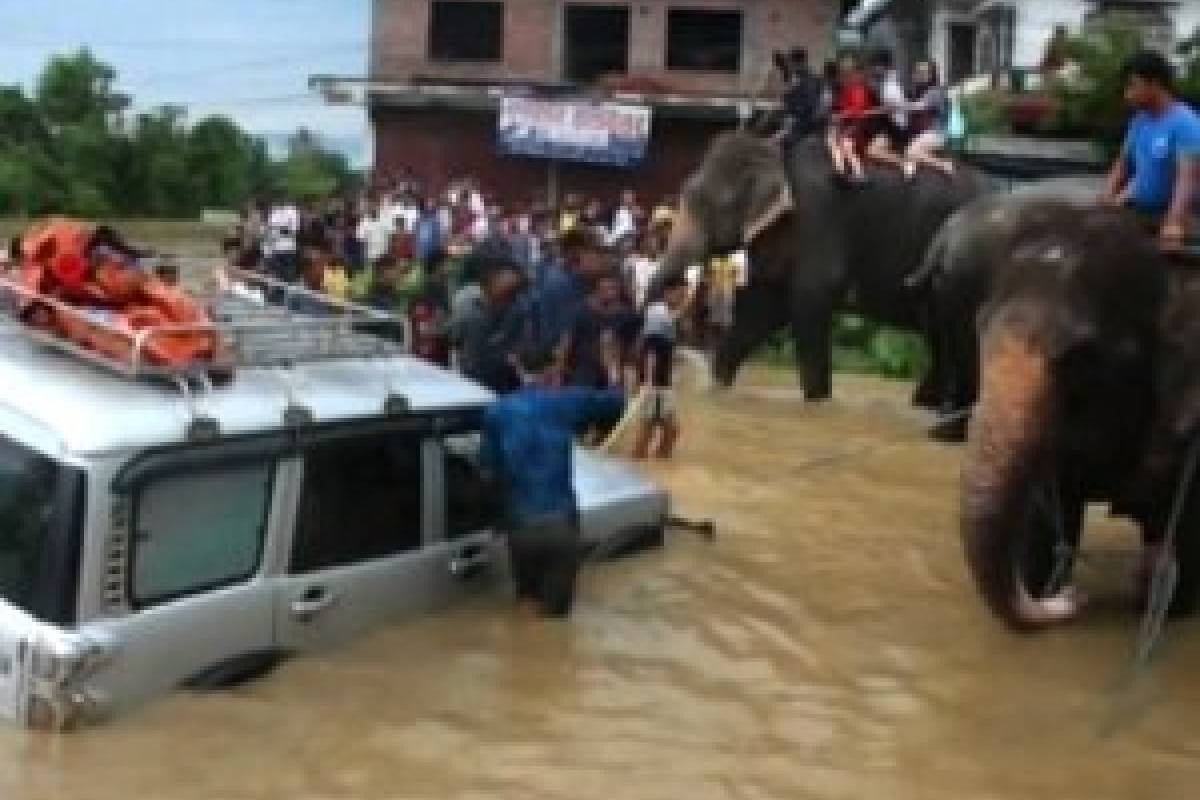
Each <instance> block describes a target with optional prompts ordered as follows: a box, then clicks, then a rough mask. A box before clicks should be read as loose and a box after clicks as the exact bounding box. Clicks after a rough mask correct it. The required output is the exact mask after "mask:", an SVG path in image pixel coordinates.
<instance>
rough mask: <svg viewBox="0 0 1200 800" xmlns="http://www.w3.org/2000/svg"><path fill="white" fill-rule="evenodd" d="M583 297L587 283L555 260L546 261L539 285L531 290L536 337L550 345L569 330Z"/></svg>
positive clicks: (580, 306) (553, 344) (560, 338)
mask: <svg viewBox="0 0 1200 800" xmlns="http://www.w3.org/2000/svg"><path fill="white" fill-rule="evenodd" d="M586 298H587V287H586V286H584V284H583V281H581V280H579V278H578V277H576V275H575V274H574V273H573V272H571V271H569V270H567V269H565V268H563V267H562V266H559V265H557V264H548V265H546V267H545V271H544V272H543V273H542V280H541V285H539V286H538V287H537V288H536V289H535V290H534V293H533V305H534V310H533V313H534V317H535V321H536V326H537V341H538V343H539V344H540V345H541V346H543V347H553V346H555V345H557V344H558V343H559V342H561V341H562V339H563V337H564V336H566V335H567V334H568V333H570V332H571V328H573V327H574V326H575V320H576V318H577V317H578V316H579V312H580V311H581V310H582V308H583V301H584V300H585V299H586Z"/></svg>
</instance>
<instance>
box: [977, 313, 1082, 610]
mask: <svg viewBox="0 0 1200 800" xmlns="http://www.w3.org/2000/svg"><path fill="white" fill-rule="evenodd" d="M981 377H982V386H981V389H980V397H979V403H978V406H977V408H976V412H975V416H974V419H973V422H972V426H971V434H970V440H969V447H968V451H967V454H966V460H965V463H964V467H963V473H962V495H961V520H962V522H961V525H962V539H963V545H964V548H965V551H966V559H967V565H968V568H969V569H970V572H971V575H972V577H973V578H974V580H975V584H976V586H977V588H978V589H979V592H980V594H982V595H983V598H984V600H985V601H986V602H987V604H988V606H989V607H990V608H991V609H992V611H993V612H995V613H996V614H997V615H998V616H1000V617H1001V618H1002V619H1004V620H1005V621H1007V622H1008V623H1009V624H1010V625H1012V626H1013V627H1014V628H1017V629H1021V630H1029V629H1034V628H1039V627H1044V626H1047V625H1050V624H1053V623H1055V622H1060V621H1064V620H1066V619H1069V618H1070V617H1072V616H1074V614H1075V613H1076V612H1077V610H1078V605H1079V603H1078V601H1077V600H1076V599H1075V597H1074V594H1073V592H1072V591H1071V590H1067V591H1065V592H1062V593H1060V594H1058V595H1055V596H1051V597H1043V598H1034V597H1033V596H1032V595H1031V593H1030V591H1029V588H1028V586H1027V583H1026V578H1025V565H1026V563H1027V560H1028V558H1029V552H1030V547H1031V545H1032V542H1031V537H1032V536H1033V535H1034V534H1033V531H1032V530H1031V524H1030V522H1031V514H1032V511H1033V508H1034V504H1035V502H1036V500H1037V498H1036V495H1035V493H1036V491H1037V488H1038V486H1037V481H1038V478H1039V477H1040V476H1042V475H1043V474H1044V467H1045V459H1046V458H1047V456H1048V455H1049V452H1048V447H1047V441H1048V438H1049V436H1050V433H1051V425H1052V424H1053V417H1054V408H1055V397H1054V392H1053V386H1052V381H1051V374H1050V362H1049V359H1048V358H1047V356H1046V355H1045V354H1044V353H1043V352H1041V351H1040V348H1038V347H1037V346H1036V345H1034V344H1033V343H1032V342H1031V341H1030V340H1029V337H1026V336H1020V335H1015V334H1013V333H1011V332H1008V331H1000V332H999V335H994V336H989V337H988V339H987V341H986V343H985V347H984V352H983V363H982V375H981Z"/></svg>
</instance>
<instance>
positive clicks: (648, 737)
mask: <svg viewBox="0 0 1200 800" xmlns="http://www.w3.org/2000/svg"><path fill="white" fill-rule="evenodd" d="M906 392H907V387H904V386H901V385H898V384H889V383H885V382H881V381H876V380H871V379H862V378H849V377H839V379H838V381H837V393H838V397H837V399H836V400H835V401H834V402H833V403H832V404H829V405H827V406H824V407H820V408H810V407H806V406H804V404H803V403H802V402H800V400H799V399H798V395H797V393H796V392H795V390H794V388H793V387H792V386H791V385H790V383H789V382H787V381H785V380H782V379H780V378H778V377H772V376H766V375H765V374H758V375H755V376H752V379H751V380H750V381H749V382H748V383H746V384H744V385H743V386H741V387H739V388H738V389H737V390H736V391H735V392H734V393H733V394H731V395H726V396H723V397H719V398H713V397H710V396H708V395H701V394H699V393H689V394H688V395H687V397H686V398H685V402H684V413H685V417H684V419H685V434H684V443H683V447H682V449H681V451H680V453H679V454H678V458H677V459H676V460H675V461H674V462H672V463H670V464H666V465H660V466H656V467H654V471H655V472H656V474H657V475H658V476H659V477H660V478H661V480H662V481H663V482H664V483H665V484H666V485H667V486H669V487H670V488H671V489H672V491H673V492H674V493H675V498H676V503H677V506H678V508H679V510H680V511H681V512H683V513H684V514H686V515H688V516H693V517H704V516H711V517H713V518H714V519H716V520H717V522H718V524H719V526H720V527H719V535H718V539H717V541H716V542H715V543H714V544H711V545H709V544H706V543H704V542H702V541H700V540H699V539H697V538H695V537H691V536H689V535H688V534H683V533H679V534H674V535H673V536H672V538H671V540H670V543H669V546H668V547H667V548H666V549H665V550H664V551H662V552H658V553H653V554H649V555H644V556H641V557H637V558H634V559H629V560H624V561H620V562H615V563H609V564H604V565H598V566H590V567H589V568H588V569H587V570H586V572H585V573H584V575H583V577H582V585H581V593H580V598H579V604H578V608H577V613H576V614H575V615H574V617H573V618H572V619H571V620H570V621H568V622H567V623H565V624H557V623H544V622H540V621H537V620H531V619H526V618H523V617H520V616H517V615H516V614H514V613H513V610H512V608H511V605H510V601H509V600H508V598H507V597H506V596H504V595H503V594H501V593H490V594H485V595H482V596H479V597H476V598H473V599H471V600H470V601H469V602H467V603H466V604H464V605H460V606H458V607H455V608H453V609H450V610H447V611H445V612H443V613H439V614H437V615H435V616H431V617H428V618H424V619H420V620H416V621H409V622H403V623H398V624H396V625H394V626H392V627H390V628H388V629H386V630H383V631H380V632H378V633H377V634H375V635H373V636H370V637H368V638H366V639H361V640H358V641H357V642H355V643H354V644H353V645H351V646H349V647H348V648H346V649H342V650H338V651H336V652H327V653H323V654H317V655H309V656H306V657H303V658H299V659H296V660H294V661H292V662H290V663H287V664H285V665H284V666H283V667H282V668H280V669H279V670H278V671H276V672H274V673H273V674H271V675H270V676H268V677H266V678H264V679H263V680H260V681H258V682H256V683H254V684H252V685H249V686H246V687H244V688H241V689H239V690H237V691H234V692H231V693H227V694H222V695H188V694H183V693H180V694H176V695H173V696H170V697H167V698H165V699H162V700H158V701H155V702H153V703H151V704H149V705H147V706H145V707H143V708H142V709H140V710H138V711H136V712H134V713H132V714H129V715H127V716H124V717H122V718H119V719H116V720H113V721H112V722H110V723H108V724H106V725H104V726H102V727H98V728H94V729H90V730H85V731H82V732H77V733H74V734H69V735H65V736H45V735H38V734H27V733H21V732H13V731H4V732H3V733H0V798H5V800H9V799H12V800H40V798H56V799H57V798H73V799H79V800H91V799H92V798H94V799H95V800H128V798H145V799H147V800H150V799H152V798H153V799H155V800H157V799H159V798H162V799H164V800H167V799H172V798H189V799H190V798H197V799H199V798H204V799H205V800H212V799H213V798H289V799H292V798H295V799H297V800H299V799H301V798H312V799H313V800H316V799H317V798H322V799H324V798H506V799H507V798H570V800H589V799H590V798H596V800H611V798H634V799H637V800H642V799H643V798H644V799H645V800H657V799H659V798H662V800H708V799H709V798H712V800H734V799H735V798H737V799H745V800H750V799H751V798H854V799H855V800H862V798H920V799H921V800H940V799H941V798H947V799H948V800H949V799H953V800H964V799H965V798H971V799H973V800H992V799H993V798H1005V799H1007V798H1043V797H1055V798H1089V799H1090V800H1095V799H1098V798H1121V799H1122V800H1127V799H1128V798H1186V797H1195V796H1196V791H1197V790H1196V788H1195V784H1196V783H1197V779H1200V735H1198V733H1197V729H1198V722H1200V720H1198V713H1200V712H1198V711H1197V709H1200V675H1198V674H1197V670H1198V667H1200V630H1198V629H1197V627H1196V625H1195V624H1191V623H1185V624H1181V625H1175V626H1174V627H1172V628H1171V629H1170V631H1169V634H1168V640H1167V646H1166V648H1165V649H1164V650H1163V654H1162V657H1161V659H1160V660H1159V661H1158V662H1157V663H1156V664H1155V665H1154V667H1153V669H1151V670H1150V671H1149V672H1147V673H1145V674H1144V675H1143V676H1142V677H1141V678H1140V679H1139V680H1138V681H1137V682H1136V683H1134V684H1127V683H1124V682H1122V680H1121V679H1122V676H1123V675H1124V674H1125V666H1126V665H1127V664H1128V662H1129V658H1130V652H1131V647H1132V640H1133V633H1134V619H1133V617H1132V615H1131V614H1129V613H1127V612H1126V611H1125V610H1124V609H1123V608H1122V604H1123V603H1124V602H1125V598H1126V597H1127V583H1128V582H1127V580H1126V573H1127V572H1128V571H1129V570H1130V569H1131V567H1132V561H1133V558H1134V539H1133V537H1132V534H1131V532H1130V530H1129V529H1128V528H1126V527H1125V526H1122V525H1119V524H1114V523H1112V522H1109V521H1106V520H1104V519H1103V518H1102V517H1101V516H1099V515H1094V516H1093V519H1092V521H1091V526H1090V528H1089V536H1088V539H1087V551H1088V554H1089V557H1088V560H1087V562H1086V563H1085V564H1084V566H1083V567H1082V568H1081V572H1080V582H1081V584H1082V585H1083V586H1084V587H1085V588H1086V589H1087V590H1088V591H1089V593H1090V594H1091V595H1093V597H1095V598H1096V599H1097V603H1098V607H1097V608H1096V609H1095V610H1094V611H1093V613H1092V614H1091V615H1090V616H1089V617H1088V618H1087V619H1086V620H1085V621H1083V622H1081V623H1080V624H1077V625H1075V626H1073V627H1070V628H1066V629H1062V630H1059V631H1055V632H1053V633H1050V634H1047V635H1042V636H1037V637H1018V636H1014V635H1012V634H1010V633H1008V632H1007V631H1005V630H1004V629H1002V628H1001V627H1000V626H999V625H998V624H997V623H996V622H995V621H994V620H993V619H991V618H990V617H989V616H988V615H987V613H986V612H985V611H984V609H983V608H982V606H981V604H980V603H979V602H978V600H977V599H976V597H975V596H974V594H973V592H972V590H971V588H970V586H969V584H968V582H967V579H966V576H965V574H964V569H963V565H962V559H961V556H960V551H959V544H958V538H957V534H956V528H955V510H954V507H955V484H956V479H957V470H958V461H959V457H960V453H959V450H958V449H955V448H952V447H946V446H941V445H937V444H934V443H931V442H928V441H926V440H925V439H924V438H923V437H922V435H921V427H920V423H921V420H920V418H919V416H917V415H916V414H915V412H912V411H910V410H909V409H908V408H907V402H906Z"/></svg>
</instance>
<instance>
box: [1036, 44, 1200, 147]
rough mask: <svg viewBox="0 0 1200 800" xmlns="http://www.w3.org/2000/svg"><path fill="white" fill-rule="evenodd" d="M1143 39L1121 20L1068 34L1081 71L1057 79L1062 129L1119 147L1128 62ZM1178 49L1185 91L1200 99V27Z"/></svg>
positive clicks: (1190, 97) (1070, 51) (1186, 96)
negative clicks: (1088, 31) (1125, 70)
mask: <svg viewBox="0 0 1200 800" xmlns="http://www.w3.org/2000/svg"><path fill="white" fill-rule="evenodd" d="M1141 44H1142V40H1141V37H1140V35H1139V34H1138V32H1137V31H1135V30H1131V29H1129V28H1124V27H1120V26H1117V25H1113V26H1108V27H1103V28H1100V29H1099V30H1096V31H1093V32H1092V33H1090V34H1086V35H1083V36H1077V37H1073V38H1071V39H1069V40H1068V42H1067V53H1068V56H1069V58H1070V60H1071V62H1072V63H1073V64H1074V65H1075V70H1076V72H1075V75H1073V76H1072V77H1070V78H1069V79H1067V80H1061V81H1057V82H1056V83H1055V85H1054V93H1055V96H1056V99H1057V100H1058V106H1059V112H1058V115H1057V118H1056V119H1055V121H1054V128H1055V130H1056V132H1061V133H1069V134H1075V135H1084V136H1087V137H1088V138H1091V139H1094V140H1096V141H1097V142H1099V143H1101V144H1102V145H1104V146H1105V147H1106V148H1107V149H1108V150H1109V151H1110V153H1113V154H1115V153H1116V151H1117V150H1118V149H1119V147H1120V144H1121V141H1122V139H1123V137H1124V134H1125V127H1126V124H1127V122H1128V120H1129V109H1128V106H1127V105H1126V103H1125V82H1126V81H1125V75H1124V74H1123V67H1124V64H1125V61H1126V60H1127V59H1128V58H1129V56H1130V55H1132V54H1133V53H1134V51H1136V50H1137V49H1138V47H1140V46H1141ZM1177 55H1178V56H1179V61H1180V65H1181V68H1180V73H1179V76H1180V81H1179V92H1180V95H1181V96H1182V97H1183V98H1184V99H1185V100H1187V101H1189V102H1191V103H1192V104H1193V105H1196V104H1200V31H1197V33H1196V34H1193V35H1192V36H1191V37H1189V38H1188V39H1186V40H1185V41H1184V42H1183V43H1182V44H1181V45H1180V46H1179V48H1178V52H1177Z"/></svg>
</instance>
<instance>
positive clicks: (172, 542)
mask: <svg viewBox="0 0 1200 800" xmlns="http://www.w3.org/2000/svg"><path fill="white" fill-rule="evenodd" d="M273 472H274V470H273V468H272V466H271V465H270V464H250V465H246V466H241V467H223V468H221V469H220V470H212V471H204V472H195V473H183V474H179V475H172V476H170V477H165V478H162V479H161V480H157V481H155V482H153V483H151V484H149V485H147V486H146V487H145V488H144V489H143V490H142V491H141V492H140V493H139V495H138V499H137V509H136V513H135V529H134V530H135V532H134V545H133V571H132V572H133V575H132V583H131V589H132V592H131V594H132V596H133V600H134V604H135V605H136V606H138V607H139V608H140V607H144V606H148V605H154V604H156V603H161V602H164V601H167V600H170V599H173V598H176V597H182V596H184V595H188V594H195V593H197V592H201V591H206V590H208V589H215V588H218V587H221V586H228V585H230V584H234V583H240V582H241V581H244V580H246V579H248V578H249V577H250V576H251V575H253V574H254V573H255V572H256V571H257V570H258V562H259V558H260V557H261V556H262V549H263V541H264V539H265V538H266V531H267V519H268V512H269V509H270V503H271V485H272V474H273ZM213 498H219V502H214V501H213Z"/></svg>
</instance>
